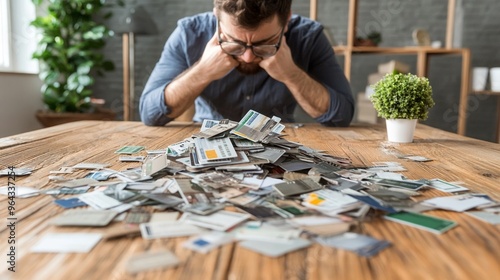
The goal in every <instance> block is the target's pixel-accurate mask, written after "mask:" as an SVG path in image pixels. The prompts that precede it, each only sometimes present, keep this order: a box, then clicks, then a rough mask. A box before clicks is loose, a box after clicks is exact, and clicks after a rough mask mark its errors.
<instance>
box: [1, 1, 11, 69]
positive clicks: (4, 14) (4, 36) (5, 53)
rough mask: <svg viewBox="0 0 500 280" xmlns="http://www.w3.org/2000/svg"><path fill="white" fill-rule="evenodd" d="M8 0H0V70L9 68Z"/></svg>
mask: <svg viewBox="0 0 500 280" xmlns="http://www.w3.org/2000/svg"><path fill="white" fill-rule="evenodd" d="M10 53H11V52H10V17H9V1H7V0H0V70H7V69H10V64H11V63H10V55H11V54H10Z"/></svg>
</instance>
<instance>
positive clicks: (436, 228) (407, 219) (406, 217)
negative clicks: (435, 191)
mask: <svg viewBox="0 0 500 280" xmlns="http://www.w3.org/2000/svg"><path fill="white" fill-rule="evenodd" d="M384 218H386V219H387V220H390V221H394V222H398V223H402V224H405V225H409V226H413V227H416V228H419V229H423V230H427V231H430V232H432V233H437V234H440V233H443V232H445V231H448V230H449V229H451V228H453V227H455V226H456V225H457V223H456V222H454V221H450V220H446V219H441V218H437V217H434V216H429V215H424V214H420V213H413V212H398V213H392V214H388V215H385V216H384Z"/></svg>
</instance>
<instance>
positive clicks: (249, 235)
mask: <svg viewBox="0 0 500 280" xmlns="http://www.w3.org/2000/svg"><path fill="white" fill-rule="evenodd" d="M287 226H288V227H283V226H281V227H277V226H273V225H269V224H262V225H260V226H255V225H254V223H252V222H248V223H246V224H245V225H243V226H241V227H238V228H237V229H235V230H234V233H235V238H236V239H238V240H262V241H269V242H285V243H287V242H289V241H290V240H291V239H295V238H299V236H300V233H301V232H302V231H301V230H299V229H296V228H292V227H291V226H289V225H287Z"/></svg>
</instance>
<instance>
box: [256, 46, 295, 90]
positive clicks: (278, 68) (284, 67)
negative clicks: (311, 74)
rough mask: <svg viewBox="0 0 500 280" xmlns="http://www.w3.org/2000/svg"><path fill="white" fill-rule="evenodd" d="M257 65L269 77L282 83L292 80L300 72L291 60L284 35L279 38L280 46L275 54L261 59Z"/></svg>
mask: <svg viewBox="0 0 500 280" xmlns="http://www.w3.org/2000/svg"><path fill="white" fill-rule="evenodd" d="M259 65H260V67H262V68H263V69H264V70H266V72H267V73H268V74H269V75H270V76H271V77H273V78H274V79H275V80H278V81H280V82H283V83H286V82H287V81H290V80H293V79H294V78H295V77H297V75H299V72H301V70H300V69H299V68H298V67H297V65H296V64H295V62H294V61H293V58H292V53H291V52H290V48H289V47H288V45H287V43H286V37H285V36H283V39H282V40H281V46H280V49H279V50H278V52H277V53H276V55H274V56H271V57H269V58H266V59H263V60H262V61H261V62H260V63H259Z"/></svg>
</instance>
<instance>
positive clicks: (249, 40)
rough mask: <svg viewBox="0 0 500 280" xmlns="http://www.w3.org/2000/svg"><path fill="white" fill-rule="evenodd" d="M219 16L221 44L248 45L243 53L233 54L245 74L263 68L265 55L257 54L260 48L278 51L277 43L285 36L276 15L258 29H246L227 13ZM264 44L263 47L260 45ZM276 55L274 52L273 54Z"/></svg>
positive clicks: (239, 68) (238, 67)
mask: <svg viewBox="0 0 500 280" xmlns="http://www.w3.org/2000/svg"><path fill="white" fill-rule="evenodd" d="M220 14H221V16H220V18H219V34H218V36H219V39H220V40H221V41H222V43H221V44H226V46H227V45H233V46H235V47H238V48H241V46H252V47H253V48H254V49H253V50H252V47H247V48H246V49H245V50H244V52H243V53H242V54H241V55H233V57H234V59H236V60H237V61H238V62H239V65H238V66H237V67H236V69H237V70H238V71H240V72H241V73H243V74H255V73H258V72H259V71H261V70H262V68H261V67H260V66H259V62H261V61H262V59H265V57H261V56H258V55H255V53H257V54H259V48H260V49H264V50H275V51H277V49H278V47H274V45H277V44H278V43H279V42H280V41H281V40H280V39H281V37H282V36H283V28H282V27H281V26H280V24H279V21H278V17H277V16H274V17H273V18H272V19H271V20H269V21H266V22H262V23H261V24H260V25H259V27H257V28H256V29H252V30H249V29H245V28H242V27H240V26H237V25H235V24H234V21H233V19H232V18H231V16H229V15H228V14H226V13H223V12H222V13H220ZM259 46H263V47H259ZM273 55H274V54H273Z"/></svg>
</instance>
